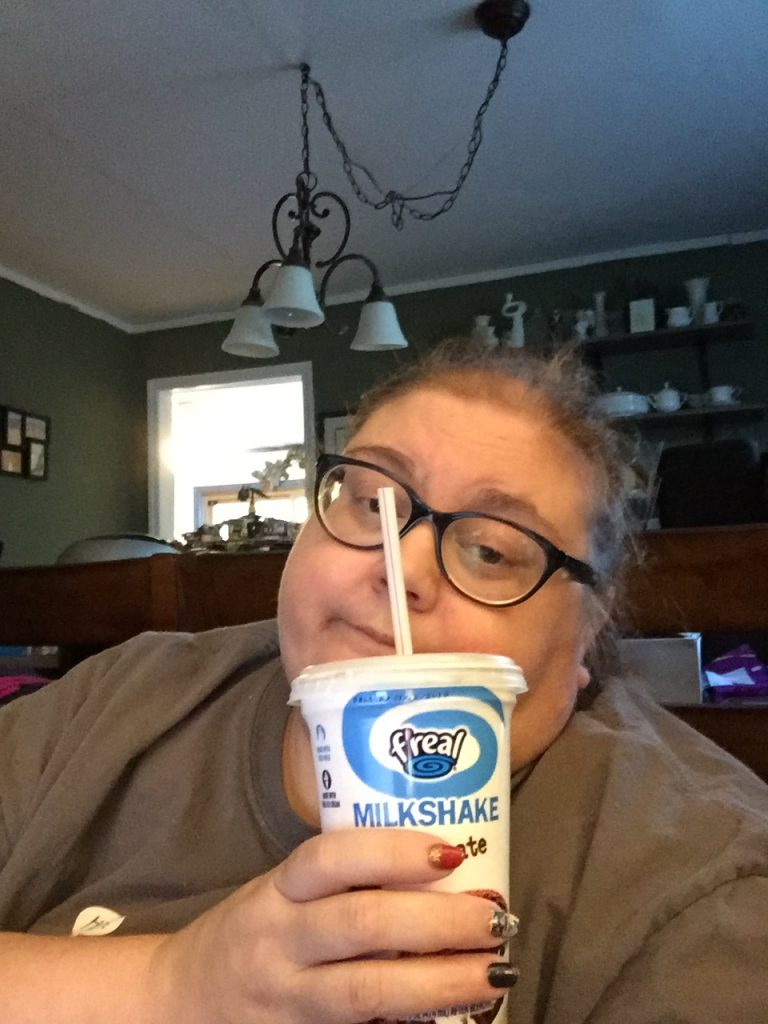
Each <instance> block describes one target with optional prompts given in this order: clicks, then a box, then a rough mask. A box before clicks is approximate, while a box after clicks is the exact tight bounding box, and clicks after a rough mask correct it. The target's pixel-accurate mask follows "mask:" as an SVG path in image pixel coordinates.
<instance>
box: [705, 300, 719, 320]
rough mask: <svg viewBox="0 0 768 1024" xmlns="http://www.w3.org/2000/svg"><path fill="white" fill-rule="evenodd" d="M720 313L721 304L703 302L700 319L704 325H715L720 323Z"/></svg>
mask: <svg viewBox="0 0 768 1024" xmlns="http://www.w3.org/2000/svg"><path fill="white" fill-rule="evenodd" d="M722 312H723V303H722V302H705V303H704V308H703V313H702V319H703V321H704V323H705V324H717V323H719V322H720V315H721V313H722Z"/></svg>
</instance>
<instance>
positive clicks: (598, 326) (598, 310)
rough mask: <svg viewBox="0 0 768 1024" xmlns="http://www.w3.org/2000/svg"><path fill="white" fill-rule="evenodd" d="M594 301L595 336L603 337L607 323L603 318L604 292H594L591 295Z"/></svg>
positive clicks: (605, 333) (606, 331)
mask: <svg viewBox="0 0 768 1024" xmlns="http://www.w3.org/2000/svg"><path fill="white" fill-rule="evenodd" d="M592 298H593V300H594V303H595V337H596V338H605V337H606V335H607V334H608V325H607V323H606V319H605V292H595V293H594V295H593V296H592Z"/></svg>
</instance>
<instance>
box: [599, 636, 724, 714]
mask: <svg viewBox="0 0 768 1024" xmlns="http://www.w3.org/2000/svg"><path fill="white" fill-rule="evenodd" d="M619 656H620V659H621V669H622V673H623V674H624V675H626V676H634V677H636V678H638V679H641V680H642V682H643V684H644V687H645V688H647V691H648V693H650V694H651V696H653V697H655V698H656V700H658V701H659V703H660V704H701V703H702V700H703V692H704V687H705V685H706V682H705V680H704V678H703V675H702V671H701V633H680V634H679V635H678V636H664V637H652V638H650V639H639V640H635V639H631V640H630V639H624V640H620V641H619Z"/></svg>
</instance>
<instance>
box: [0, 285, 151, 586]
mask: <svg viewBox="0 0 768 1024" xmlns="http://www.w3.org/2000/svg"><path fill="white" fill-rule="evenodd" d="M136 352H137V341H136V339H135V338H133V337H129V336H128V335H125V334H123V333H122V332H121V331H118V330H116V329H115V328H113V327H110V326H108V325H107V324H105V323H103V322H101V321H99V320H94V319H92V318H91V317H88V316H85V315H83V314H82V313H78V312H76V311H75V310H73V309H71V308H70V307H68V306H64V305H62V304H60V303H57V302H52V301H51V300H49V299H43V298H41V297H40V296H38V295H36V294H34V293H33V292H30V291H27V290H26V289H24V288H21V287H19V286H18V285H15V284H11V283H10V282H8V281H3V280H0V353H2V361H1V362H0V405H8V406H11V407H14V408H21V409H24V410H28V411H31V412H36V413H41V414H43V415H46V416H50V418H51V442H50V460H49V470H48V479H47V480H41V481H35V480H28V479H26V478H19V477H15V476H7V475H0V540H2V541H3V542H4V545H5V547H4V552H3V556H2V560H0V566H9V565H35V564H41V563H48V562H52V561H53V560H54V559H55V558H56V556H57V555H58V554H59V553H60V552H61V551H62V550H63V549H64V548H65V547H66V546H67V544H69V543H70V542H71V541H73V540H77V539H79V538H81V537H86V536H90V535H94V534H99V533H109V532H112V531H131V530H135V531H144V530H146V518H147V515H146V497H145V495H146V456H145V433H146V428H145V416H144V408H143V401H144V399H143V390H144V377H143V373H142V368H141V364H140V362H138V361H137V359H136Z"/></svg>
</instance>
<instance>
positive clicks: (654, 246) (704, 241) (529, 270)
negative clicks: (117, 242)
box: [0, 228, 768, 335]
mask: <svg viewBox="0 0 768 1024" xmlns="http://www.w3.org/2000/svg"><path fill="white" fill-rule="evenodd" d="M764 241H768V228H762V229H760V230H758V231H741V232H734V233H732V234H726V235H711V236H709V237H707V238H687V239H684V240H681V241H678V242H652V243H650V244H648V245H635V246H631V247H629V248H626V249H612V250H609V251H607V252H595V253H589V254H587V255H584V256H566V257H564V258H563V259H558V260H545V261H543V262H540V263H525V264H519V265H518V266H514V267H499V268H498V269H496V270H481V271H479V272H477V273H474V274H459V275H457V276H455V277H438V278H428V279H427V280H424V281H411V282H408V283H406V284H395V285H387V294H388V295H412V294H414V293H415V292H429V291H436V290H438V289H441V288H461V287H465V286H467V285H473V284H485V283H487V282H489V281H504V280H507V279H509V278H514V277H527V276H528V275H531V274H546V273H550V272H551V271H553V270H571V269H573V268H575V267H587V266H591V265H592V264H595V263H613V262H615V261H617V260H627V259H639V258H641V257H643V256H664V255H668V254H669V253H674V252H685V251H686V250H693V249H714V248H717V247H718V246H725V245H748V244H750V243H751V242H764ZM0 277H3V278H5V279H6V280H7V281H11V282H13V283H14V284H18V285H21V287H22V288H26V289H27V290H28V291H32V292H35V293H36V294H37V295H40V296H42V297H43V298H46V299H52V300H53V301H54V302H60V303H62V304H63V305H65V306H71V307H72V308H73V309H76V310H77V311H78V313H83V314H84V315H85V316H89V317H91V318H93V319H94V320H102V321H104V323H107V324H109V325H110V327H115V328H116V329H117V330H119V331H121V332H122V333H123V334H128V335H131V334H147V333H149V332H150V331H168V330H173V329H174V328H178V327H197V326H200V325H201V324H211V323H223V322H226V321H229V320H232V319H233V318H234V316H235V313H236V312H237V310H236V309H233V310H219V311H214V312H207V313H196V314H192V315H190V316H183V317H176V318H173V319H170V318H169V319H167V320H154V321H148V322H146V321H145V322H142V323H133V322H131V321H129V320H123V319H121V318H120V317H116V316H112V314H110V313H107V312H105V311H104V310H103V309H97V308H96V307H95V306H91V305H89V304H88V303H86V302H81V301H80V300H79V299H77V298H74V297H73V296H71V295H68V294H66V293H65V292H61V291H58V290H57V289H55V288H50V287H48V285H45V284H41V283H40V282H39V281H36V280H34V279H33V278H31V277H27V276H26V275H24V274H19V273H17V272H16V271H14V270H11V269H10V268H8V267H4V266H2V265H0ZM367 296H368V289H367V288H365V289H360V290H359V291H354V292H345V293H344V294H341V295H335V296H329V297H328V302H327V304H328V305H329V306H341V305H343V304H344V303H348V302H363V301H364V300H365V299H366V298H367Z"/></svg>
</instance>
